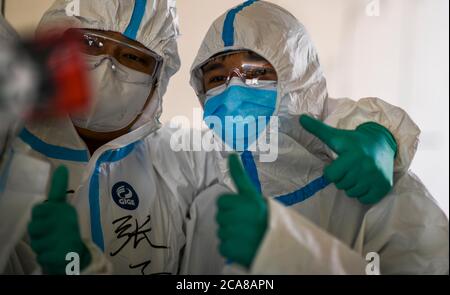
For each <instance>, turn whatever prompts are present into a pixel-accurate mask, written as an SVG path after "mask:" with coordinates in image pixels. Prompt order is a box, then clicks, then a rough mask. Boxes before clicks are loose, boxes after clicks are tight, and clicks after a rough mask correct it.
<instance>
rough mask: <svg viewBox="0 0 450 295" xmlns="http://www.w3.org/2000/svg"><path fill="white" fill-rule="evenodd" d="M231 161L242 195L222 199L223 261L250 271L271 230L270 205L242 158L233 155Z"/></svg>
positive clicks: (220, 214)
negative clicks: (243, 165)
mask: <svg viewBox="0 0 450 295" xmlns="http://www.w3.org/2000/svg"><path fill="white" fill-rule="evenodd" d="M228 161H229V166H230V173H231V177H232V179H233V181H234V184H235V185H236V188H237V190H238V193H237V194H226V195H222V196H221V197H220V198H219V200H218V202H217V205H218V213H217V216H216V220H217V223H218V225H219V230H218V236H219V239H220V248H219V249H220V253H221V254H222V256H223V257H226V258H228V259H231V260H232V261H233V262H234V263H238V264H240V265H242V266H245V267H247V268H249V267H250V265H251V264H252V262H253V259H254V257H255V255H256V251H257V250H258V247H259V245H260V243H261V240H262V238H263V237H264V234H265V232H266V229H267V219H268V209H267V203H266V201H265V199H264V198H263V197H262V196H261V194H260V193H258V192H257V190H256V189H255V188H254V186H253V184H252V182H251V181H250V179H249V177H248V176H247V174H246V172H245V170H244V168H243V167H242V165H241V162H240V160H239V157H238V156H237V155H236V154H232V155H230V157H229V159H228Z"/></svg>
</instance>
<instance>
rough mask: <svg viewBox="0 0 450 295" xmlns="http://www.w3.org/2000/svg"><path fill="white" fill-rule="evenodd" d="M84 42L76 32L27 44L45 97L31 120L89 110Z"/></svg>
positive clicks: (42, 96) (38, 104)
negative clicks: (35, 63) (82, 48)
mask: <svg viewBox="0 0 450 295" xmlns="http://www.w3.org/2000/svg"><path fill="white" fill-rule="evenodd" d="M81 40H82V38H81V35H80V34H79V33H78V32H77V31H73V30H70V31H67V32H65V33H63V34H49V35H41V36H38V37H37V38H36V39H34V40H33V41H31V42H28V43H26V48H27V49H28V51H29V53H30V54H31V55H32V56H33V57H34V58H35V60H36V61H37V62H38V64H39V65H40V66H39V68H40V72H41V74H42V76H41V78H42V87H41V90H42V94H41V95H40V96H41V97H40V99H39V100H38V102H37V104H36V107H35V108H34V111H33V112H32V117H41V116H64V115H67V114H69V113H72V112H79V111H82V110H83V109H85V108H86V106H87V104H88V103H89V98H90V86H89V81H88V73H87V68H86V66H85V63H84V59H83V56H82V53H81V46H82V43H81Z"/></svg>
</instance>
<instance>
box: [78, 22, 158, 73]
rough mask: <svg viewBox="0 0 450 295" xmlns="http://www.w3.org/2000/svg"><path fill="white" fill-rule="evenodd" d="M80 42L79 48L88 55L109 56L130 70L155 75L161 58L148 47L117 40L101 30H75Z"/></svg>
mask: <svg viewBox="0 0 450 295" xmlns="http://www.w3.org/2000/svg"><path fill="white" fill-rule="evenodd" d="M77 31H78V33H79V35H80V38H81V39H82V40H81V43H82V46H81V50H82V52H83V53H84V54H86V55H90V56H111V57H112V58H113V59H114V60H115V61H117V62H118V63H120V64H121V65H123V66H125V67H127V68H130V69H132V70H135V71H138V72H141V73H145V74H148V75H150V76H152V77H157V76H158V74H159V71H160V69H161V66H162V63H163V59H162V57H161V56H159V55H158V54H156V53H155V52H153V51H151V50H150V49H147V48H143V47H139V46H135V45H133V44H130V43H127V42H124V41H122V40H117V39H115V38H113V37H110V36H108V35H106V34H103V33H101V32H91V31H87V30H82V29H78V30H77Z"/></svg>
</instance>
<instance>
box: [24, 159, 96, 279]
mask: <svg viewBox="0 0 450 295" xmlns="http://www.w3.org/2000/svg"><path fill="white" fill-rule="evenodd" d="M67 184H68V170H67V168H66V167H64V166H61V167H59V168H58V169H56V171H55V172H54V174H53V177H52V182H51V187H50V192H49V195H48V200H47V202H45V203H42V204H39V205H37V206H35V207H34V208H33V211H32V220H31V222H30V224H29V226H28V233H29V235H30V239H31V248H32V249H33V251H34V252H35V253H36V255H37V260H38V262H39V264H40V265H41V267H42V270H43V271H44V273H46V274H52V275H56V274H65V269H66V264H67V263H68V262H67V261H66V255H67V254H68V253H69V252H75V253H77V254H78V255H79V256H80V269H83V268H85V267H86V266H88V265H89V263H90V261H91V255H90V253H89V250H88V249H87V247H86V245H85V244H84V243H83V241H82V240H81V235H80V230H79V225H78V217H77V213H76V211H75V209H74V208H73V207H72V206H71V205H69V204H68V203H66V191H67Z"/></svg>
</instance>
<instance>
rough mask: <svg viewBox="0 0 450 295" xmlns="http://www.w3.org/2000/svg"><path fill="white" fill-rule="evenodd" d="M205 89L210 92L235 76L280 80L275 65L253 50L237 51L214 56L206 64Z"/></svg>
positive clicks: (204, 72)
mask: <svg viewBox="0 0 450 295" xmlns="http://www.w3.org/2000/svg"><path fill="white" fill-rule="evenodd" d="M201 69H202V72H203V89H204V91H205V92H208V91H209V90H211V89H214V88H216V87H219V86H221V85H223V84H224V83H227V82H229V80H231V78H233V77H240V78H242V79H243V80H244V79H245V80H253V79H257V80H266V81H278V76H277V73H276V71H275V69H274V67H273V66H272V65H271V64H270V62H268V61H267V60H266V59H264V58H263V57H261V56H259V55H257V54H256V53H253V52H251V51H236V52H229V53H224V54H219V55H217V56H215V57H212V58H211V59H210V60H209V61H208V62H207V63H206V64H205V65H204V66H202V68H201Z"/></svg>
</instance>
